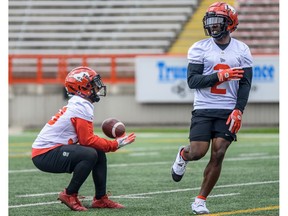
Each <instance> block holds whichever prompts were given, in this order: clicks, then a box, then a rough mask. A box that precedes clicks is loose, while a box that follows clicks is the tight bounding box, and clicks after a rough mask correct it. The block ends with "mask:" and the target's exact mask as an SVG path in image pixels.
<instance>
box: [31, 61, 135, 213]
mask: <svg viewBox="0 0 288 216" xmlns="http://www.w3.org/2000/svg"><path fill="white" fill-rule="evenodd" d="M65 88H66V90H67V93H68V94H69V95H70V96H71V98H70V99H69V101H68V104H67V105H66V106H64V107H63V108H62V109H60V110H59V112H58V113H57V114H55V116H53V117H52V118H51V119H50V120H49V121H48V122H47V123H46V125H45V126H44V127H43V128H42V130H41V131H40V133H39V134H38V136H37V138H36V139H35V141H34V143H33V145H32V161H33V163H34V165H35V166H36V167H37V168H38V169H39V170H41V171H44V172H50V173H73V175H72V178H71V180H70V182H69V184H68V186H67V187H66V188H65V189H64V190H63V191H62V192H60V193H59V196H58V200H60V201H61V202H62V203H64V204H65V205H67V206H68V207H69V208H70V209H71V210H74V211H86V210H87V208H86V207H84V206H83V205H82V203H81V202H80V201H79V199H78V197H77V195H78V191H79V189H80V187H81V186H82V184H83V183H84V182H85V180H86V179H87V177H88V176H89V174H90V173H91V171H92V178H93V182H94V188H95V196H94V198H93V201H92V205H91V207H92V208H123V207H124V206H123V205H121V204H119V203H117V202H114V201H112V200H110V199H109V198H108V196H107V194H106V178H107V158H106V154H105V153H106V152H113V151H116V150H117V149H119V148H121V147H123V146H125V145H128V144H131V143H133V142H134V141H135V138H136V136H135V134H134V133H131V134H129V135H128V136H127V135H125V136H123V137H120V138H116V139H115V140H107V139H105V138H101V137H99V136H97V135H95V134H94V132H93V131H94V130H93V118H94V117H93V110H94V106H93V103H94V102H98V101H99V100H100V96H105V95H106V86H105V85H104V84H103V82H102V80H101V77H100V75H99V74H98V73H96V72H95V71H94V70H93V69H91V68H88V67H83V66H81V67H77V68H75V69H73V70H72V71H71V72H70V73H69V74H68V75H67V77H66V79H65Z"/></svg>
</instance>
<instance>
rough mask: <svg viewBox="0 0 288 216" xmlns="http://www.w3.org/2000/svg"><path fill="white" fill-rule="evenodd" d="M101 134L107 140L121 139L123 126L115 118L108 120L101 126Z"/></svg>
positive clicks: (123, 131)
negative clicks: (107, 138)
mask: <svg viewBox="0 0 288 216" xmlns="http://www.w3.org/2000/svg"><path fill="white" fill-rule="evenodd" d="M101 128H102V131H103V133H104V134H105V135H106V136H107V137H109V138H117V137H121V136H122V135H123V134H124V133H125V130H126V128H125V125H124V124H123V123H122V122H121V121H119V120H118V119H116V118H108V119H106V120H104V121H103V122H102V125H101Z"/></svg>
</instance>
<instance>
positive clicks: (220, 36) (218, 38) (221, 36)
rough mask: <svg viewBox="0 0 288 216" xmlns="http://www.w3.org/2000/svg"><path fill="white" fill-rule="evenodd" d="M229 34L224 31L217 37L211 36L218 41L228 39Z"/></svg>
mask: <svg viewBox="0 0 288 216" xmlns="http://www.w3.org/2000/svg"><path fill="white" fill-rule="evenodd" d="M228 34H229V32H228V31H223V32H221V33H220V34H218V35H216V36H213V35H212V34H211V37H213V38H215V39H217V40H220V39H222V38H223V37H224V36H225V37H226V36H227V35H228Z"/></svg>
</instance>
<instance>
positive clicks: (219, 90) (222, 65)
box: [211, 64, 230, 94]
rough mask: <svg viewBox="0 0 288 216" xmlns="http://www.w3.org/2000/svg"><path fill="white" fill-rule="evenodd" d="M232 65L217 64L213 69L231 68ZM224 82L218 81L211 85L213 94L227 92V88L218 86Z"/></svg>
mask: <svg viewBox="0 0 288 216" xmlns="http://www.w3.org/2000/svg"><path fill="white" fill-rule="evenodd" d="M229 68H230V67H229V66H228V65H226V64H217V65H216V66H215V67H214V68H213V69H214V70H220V69H229ZM221 83H223V82H217V83H216V84H215V85H214V86H212V87H211V93H213V94H226V89H225V88H218V86H219V85H220V84H221Z"/></svg>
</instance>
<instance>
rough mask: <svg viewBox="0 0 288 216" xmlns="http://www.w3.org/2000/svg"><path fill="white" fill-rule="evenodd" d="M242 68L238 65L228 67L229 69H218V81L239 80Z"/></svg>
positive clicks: (242, 71) (241, 75)
mask: <svg viewBox="0 0 288 216" xmlns="http://www.w3.org/2000/svg"><path fill="white" fill-rule="evenodd" d="M243 73H244V70H242V68H239V67H235V68H229V69H220V70H219V71H218V72H217V76H218V79H219V81H220V82H224V81H229V80H240V79H241V78H242V77H243Z"/></svg>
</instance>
